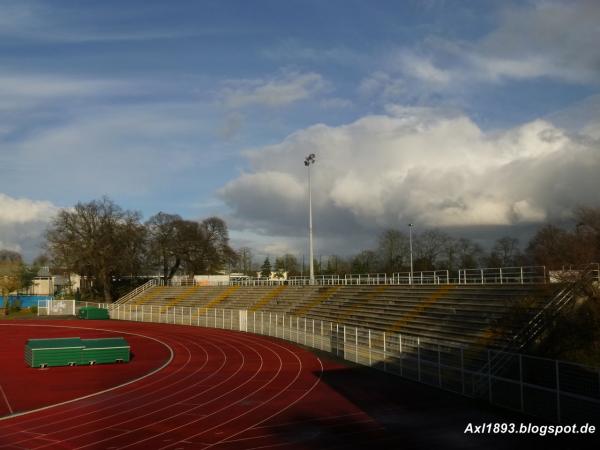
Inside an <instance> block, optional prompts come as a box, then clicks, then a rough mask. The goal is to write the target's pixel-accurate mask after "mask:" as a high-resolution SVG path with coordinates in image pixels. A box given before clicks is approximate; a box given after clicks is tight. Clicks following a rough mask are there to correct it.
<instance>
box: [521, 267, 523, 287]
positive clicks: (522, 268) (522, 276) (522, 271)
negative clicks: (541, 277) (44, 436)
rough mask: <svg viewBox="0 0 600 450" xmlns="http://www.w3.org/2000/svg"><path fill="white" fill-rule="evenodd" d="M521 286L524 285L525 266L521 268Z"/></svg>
mask: <svg viewBox="0 0 600 450" xmlns="http://www.w3.org/2000/svg"><path fill="white" fill-rule="evenodd" d="M521 284H523V266H521Z"/></svg>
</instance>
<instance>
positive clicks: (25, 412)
mask: <svg viewBox="0 0 600 450" xmlns="http://www.w3.org/2000/svg"><path fill="white" fill-rule="evenodd" d="M0 326H5V327H23V326H25V327H52V328H70V329H74V330H94V331H107V332H109V333H124V334H129V335H131V336H138V337H143V338H147V339H151V340H153V341H156V342H158V343H159V344H162V345H164V346H165V347H166V348H167V349H168V350H169V359H168V360H167V361H166V362H165V363H164V364H163V365H162V366H160V367H157V368H156V369H154V370H151V371H150V372H148V373H147V374H145V375H142V376H141V377H138V378H134V379H133V380H130V381H127V382H125V383H122V384H119V385H117V386H113V387H111V388H108V389H104V390H102V391H98V392H94V393H92V394H88V395H84V396H82V397H77V398H73V399H71V400H66V401H64V402H60V403H55V404H53V405H47V406H43V407H41V408H36V409H31V410H29V411H22V412H18V413H14V414H11V415H9V416H4V417H0V421H3V420H8V419H12V418H14V417H22V416H25V415H27V414H33V413H36V412H40V411H47V410H49V409H52V408H56V407H57V406H63V405H68V404H69V403H74V402H78V401H80V400H85V399H88V398H91V397H95V396H98V395H100V394H105V393H107V392H112V391H115V390H117V389H120V388H122V387H124V386H129V385H130V384H133V383H135V382H137V381H140V380H143V379H145V378H148V377H150V376H152V375H154V374H155V373H158V372H160V371H161V370H163V369H164V368H165V367H167V366H168V365H169V364H171V361H172V360H173V349H172V348H171V347H170V346H169V345H168V344H166V343H164V342H163V341H161V340H159V339H156V338H153V337H150V336H145V335H143V334H139V333H131V332H127V331H115V330H107V329H104V328H91V327H71V326H66V325H33V324H12V323H10V324H8V323H6V324H5V323H2V324H0Z"/></svg>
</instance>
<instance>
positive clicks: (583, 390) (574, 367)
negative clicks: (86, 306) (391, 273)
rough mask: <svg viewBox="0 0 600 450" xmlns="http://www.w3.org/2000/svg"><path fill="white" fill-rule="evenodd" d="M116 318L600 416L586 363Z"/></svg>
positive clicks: (141, 308)
mask: <svg viewBox="0 0 600 450" xmlns="http://www.w3.org/2000/svg"><path fill="white" fill-rule="evenodd" d="M99 306H101V307H105V308H107V307H108V305H106V304H100V305H99ZM110 316H111V318H112V319H116V320H132V321H139V322H155V323H168V324H176V325H187V326H199V327H209V328H223V329H229V330H235V331H241V332H249V333H255V334H260V335H266V336H272V337H276V338H280V339H285V340H287V341H291V342H295V343H298V344H301V345H305V346H308V347H312V348H315V349H319V350H323V351H326V352H329V353H332V354H334V355H336V356H338V357H341V358H344V359H346V360H348V361H352V362H354V363H358V364H362V365H366V366H370V367H373V368H376V369H379V370H383V371H385V372H388V373H392V374H396V375H400V376H402V377H404V378H408V379H411V380H414V381H418V382H421V383H425V384H428V385H432V386H435V387H438V388H441V389H445V390H448V391H452V392H455V393H458V394H461V395H465V396H469V397H482V398H484V399H487V400H488V401H489V402H490V403H491V404H494V405H497V406H501V407H504V408H509V409H513V410H517V411H520V412H522V413H525V414H530V415H533V416H538V417H541V418H543V419H546V420H550V421H555V422H564V421H567V420H569V421H571V420H574V421H576V420H580V421H584V420H585V421H590V419H591V418H597V417H600V369H598V368H593V367H587V366H583V365H580V364H574V363H570V362H565V361H558V360H553V359H548V358H539V357H535V356H528V355H523V354H519V353H512V352H502V351H496V350H490V349H483V348H475V349H473V348H465V347H464V346H460V345H457V344H454V343H448V342H437V341H434V340H431V339H426V338H421V337H417V336H411V335H406V334H400V333H388V332H385V331H379V330H370V329H363V328H357V327H351V326H348V325H344V324H339V323H335V322H330V321H326V320H317V319H309V318H306V317H297V316H292V315H287V314H283V313H282V314H280V313H274V312H266V311H254V312H253V311H247V310H234V309H206V308H189V307H171V308H168V309H166V310H165V309H164V307H163V306H153V305H138V306H136V305H117V306H116V307H115V308H114V309H112V310H110ZM498 356H501V357H502V359H504V360H505V361H506V370H504V371H503V372H502V374H495V373H493V372H492V370H490V368H491V367H492V364H491V362H492V360H495V359H497V358H498ZM486 367H487V368H488V370H485V368H486ZM482 369H483V370H482ZM482 381H483V382H482ZM482 385H483V386H485V389H483V390H481V388H480V387H481V386H482Z"/></svg>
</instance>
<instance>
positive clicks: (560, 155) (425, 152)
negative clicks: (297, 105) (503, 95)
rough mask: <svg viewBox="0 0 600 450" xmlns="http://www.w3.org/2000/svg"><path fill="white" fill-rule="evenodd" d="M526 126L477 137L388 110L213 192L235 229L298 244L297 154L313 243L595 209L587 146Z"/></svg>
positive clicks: (305, 135) (260, 157) (441, 114)
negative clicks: (313, 158) (319, 238)
mask: <svg viewBox="0 0 600 450" xmlns="http://www.w3.org/2000/svg"><path fill="white" fill-rule="evenodd" d="M590 139H591V138H585V139H584V138H578V137H574V136H569V135H567V134H566V133H565V132H563V131H562V130H561V129H558V128H556V127H555V126H554V125H552V124H551V123H549V122H546V121H543V120H536V121H533V122H530V123H527V124H524V125H522V126H519V127H516V128H513V129H509V130H506V131H503V132H496V133H485V132H483V131H482V130H481V129H480V128H479V127H478V126H477V125H476V124H475V123H474V122H473V121H472V120H470V119H469V118H468V117H466V116H464V115H462V114H456V113H454V114H452V113H449V112H448V111H439V110H436V109H427V108H406V107H393V106H390V107H388V115H380V116H366V117H363V118H362V119H360V120H357V121H356V122H353V123H350V124H348V125H342V126H339V127H327V126H324V125H315V126H312V127H310V128H307V129H304V130H301V131H298V132H296V133H294V134H292V135H291V136H289V137H288V138H286V139H285V140H284V141H282V142H281V143H279V144H277V145H273V146H269V147H266V148H263V149H261V150H259V151H254V152H251V153H249V154H248V157H249V159H250V162H251V164H252V167H253V171H252V173H245V174H243V175H242V176H240V177H239V178H238V179H236V180H233V181H231V182H230V183H228V184H227V185H226V186H225V187H224V188H223V189H222V191H221V196H222V198H223V199H224V200H225V202H226V203H227V204H228V205H229V206H230V207H231V208H232V209H233V211H234V213H235V216H236V217H237V220H239V221H240V222H241V223H244V224H246V226H247V227H250V228H251V227H253V226H254V227H256V228H260V229H262V230H263V231H264V233H266V234H271V235H276V234H278V233H279V234H286V235H290V236H293V235H302V233H303V228H304V225H305V221H306V219H305V216H306V213H305V211H306V173H305V168H304V167H303V166H302V164H301V161H302V158H303V156H304V155H305V154H307V153H310V152H314V153H316V154H317V163H316V164H315V166H314V168H313V169H312V174H313V180H314V184H313V189H314V191H313V192H314V197H313V205H314V208H315V218H316V219H315V227H316V228H317V229H319V230H320V235H327V236H339V235H340V234H346V233H354V232H357V230H361V229H362V230H369V229H370V230H374V229H377V228H378V227H381V226H392V227H394V226H398V224H399V223H404V222H407V221H414V222H418V223H419V224H420V226H427V227H449V226H451V227H455V226H506V225H517V224H527V223H538V222H540V221H543V220H545V219H547V218H550V219H551V218H557V217H558V218H564V217H566V216H568V215H569V214H570V212H571V211H572V209H573V207H574V206H575V205H577V204H600V201H599V200H598V199H597V196H596V194H595V192H597V191H598V189H600V181H599V180H600V179H599V178H598V176H597V174H598V173H599V172H600V154H598V151H597V147H598V145H599V143H598V142H597V141H595V142H594V141H591V140H590Z"/></svg>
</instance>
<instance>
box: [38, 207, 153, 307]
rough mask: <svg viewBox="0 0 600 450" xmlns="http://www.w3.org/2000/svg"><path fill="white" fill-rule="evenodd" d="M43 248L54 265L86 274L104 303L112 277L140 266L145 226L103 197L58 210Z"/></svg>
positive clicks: (109, 289) (108, 300) (133, 213)
mask: <svg viewBox="0 0 600 450" xmlns="http://www.w3.org/2000/svg"><path fill="white" fill-rule="evenodd" d="M46 239H47V248H48V251H49V253H50V255H51V256H52V258H53V259H54V261H55V262H56V263H57V265H58V266H61V267H64V268H66V269H67V270H69V271H72V272H74V273H77V274H80V275H82V276H88V277H90V278H92V279H93V280H94V282H95V285H94V286H95V289H98V290H99V291H100V292H101V293H102V295H103V297H104V299H105V300H106V301H107V302H110V301H112V284H113V277H115V276H118V275H122V274H127V275H129V274H137V273H138V271H139V269H140V268H141V261H142V257H143V249H144V242H145V229H144V227H143V226H142V225H141V224H140V215H139V213H137V212H133V211H127V210H123V209H121V207H119V206H118V205H116V204H115V203H114V202H113V201H112V200H110V199H109V198H107V197H103V198H102V199H100V200H93V201H91V202H89V203H78V204H76V205H75V207H74V208H73V209H64V210H62V211H60V212H59V213H58V214H57V216H56V217H55V218H54V220H53V221H52V222H51V224H50V226H49V228H48V230H47V232H46Z"/></svg>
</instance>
